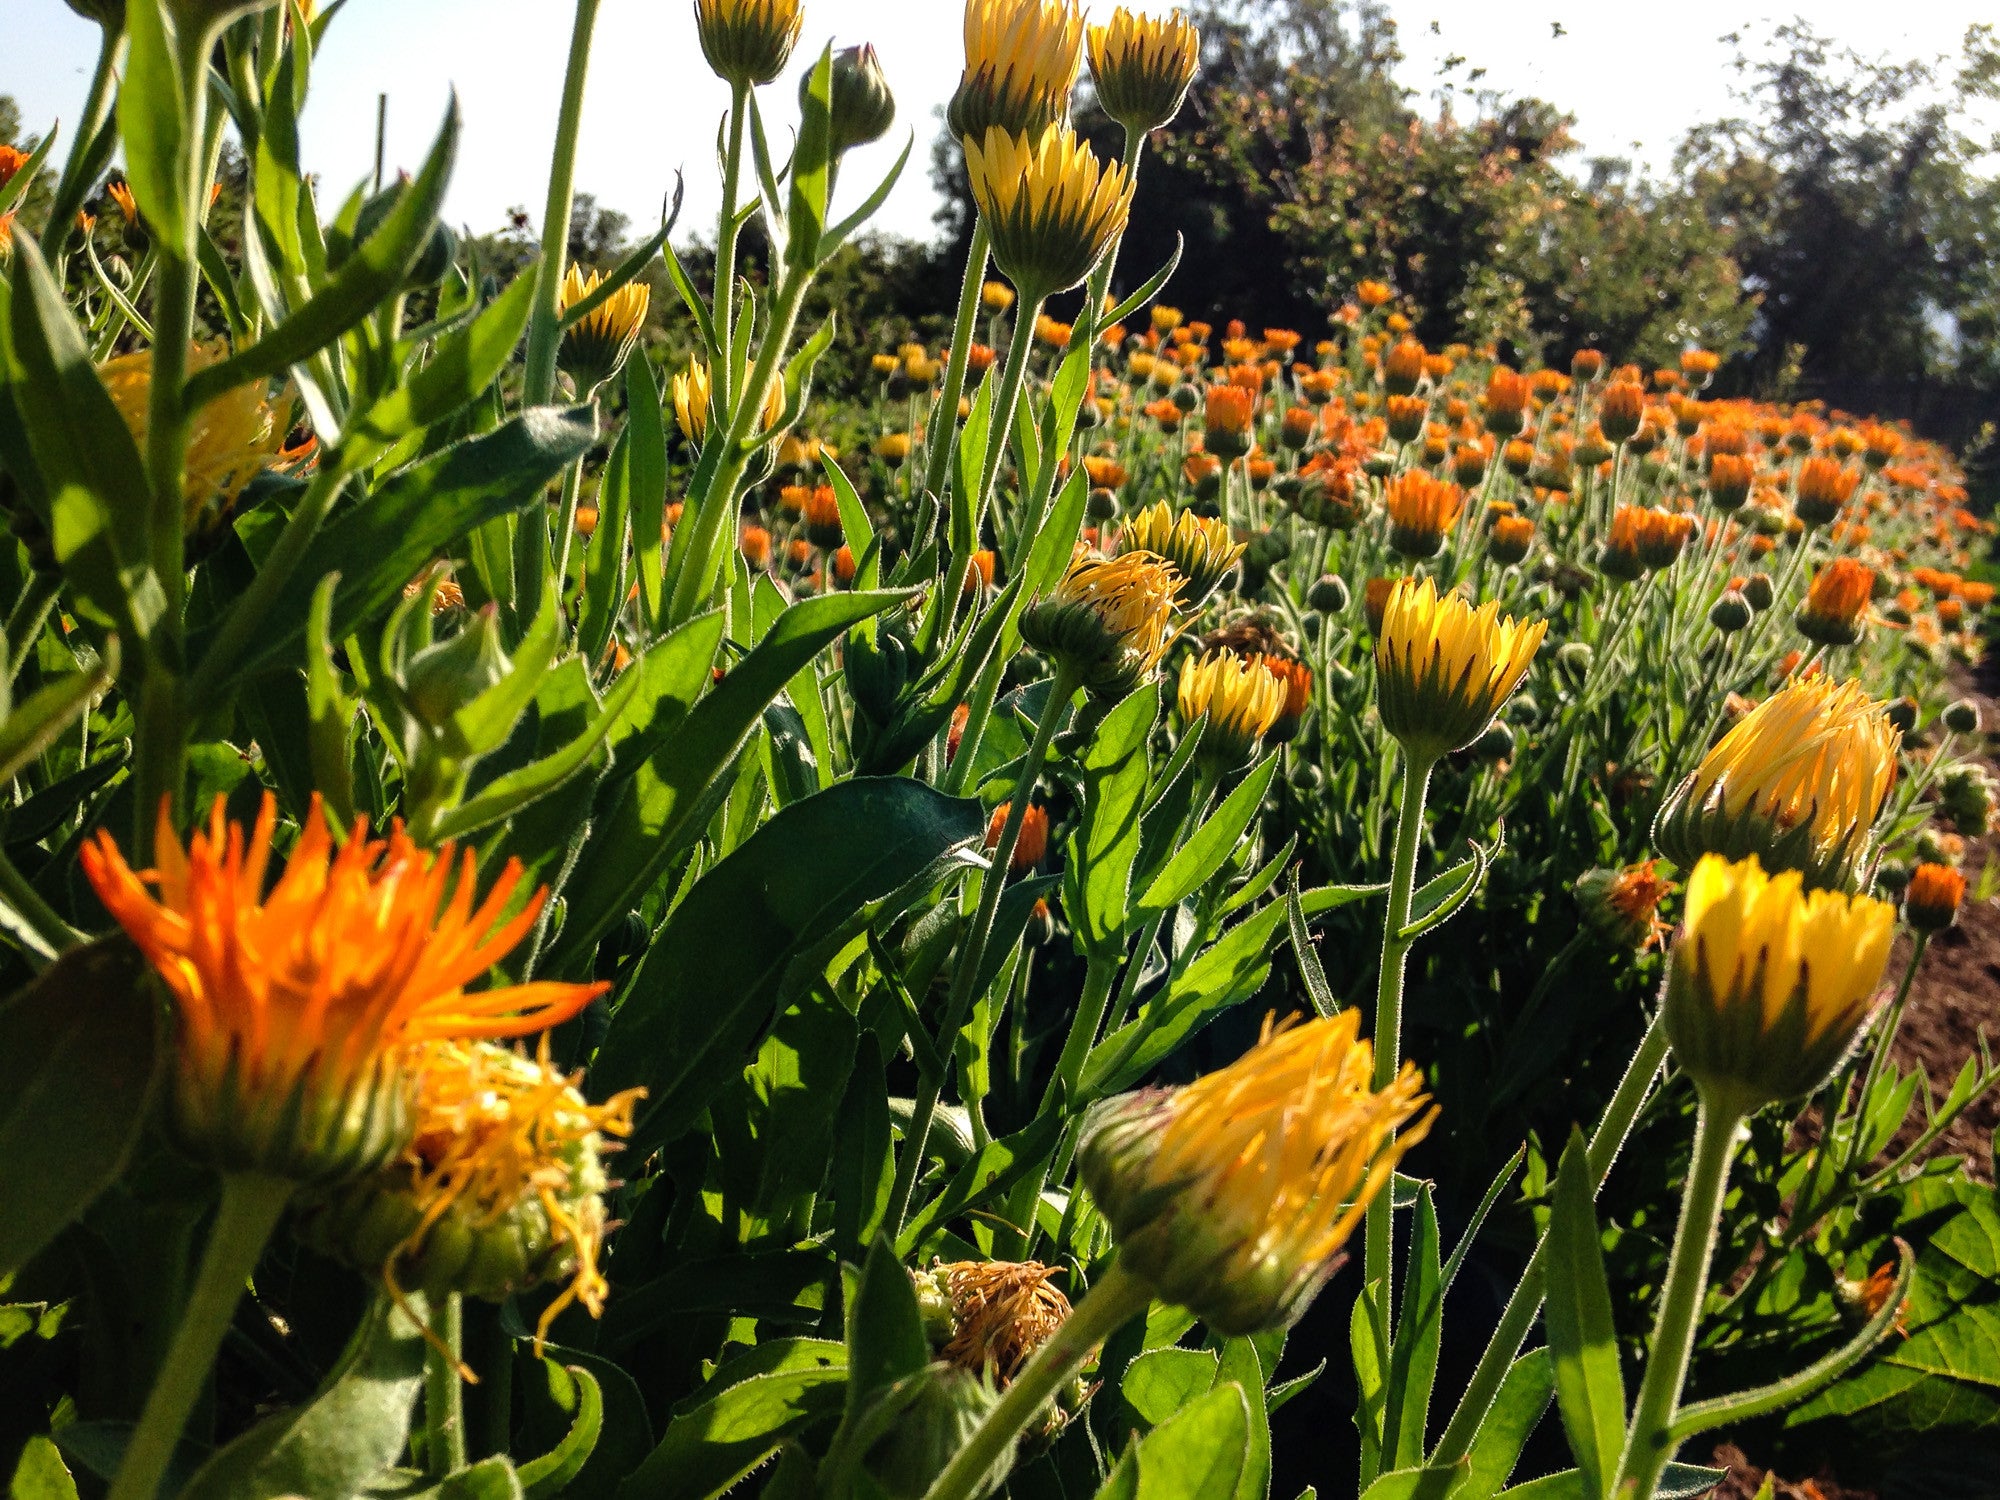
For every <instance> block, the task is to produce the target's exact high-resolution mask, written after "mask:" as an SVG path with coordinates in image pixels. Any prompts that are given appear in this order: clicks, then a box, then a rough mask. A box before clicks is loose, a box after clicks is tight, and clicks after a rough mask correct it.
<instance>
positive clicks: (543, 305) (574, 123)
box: [521, 0, 599, 526]
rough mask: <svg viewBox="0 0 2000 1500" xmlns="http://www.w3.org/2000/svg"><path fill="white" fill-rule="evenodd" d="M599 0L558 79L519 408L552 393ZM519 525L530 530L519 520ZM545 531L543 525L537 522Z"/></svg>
mask: <svg viewBox="0 0 2000 1500" xmlns="http://www.w3.org/2000/svg"><path fill="white" fill-rule="evenodd" d="M598 3H599V0H576V21H575V24H574V26H573V27H572V28H571V31H570V38H569V66H568V68H567V69H566V71H565V72H564V73H563V92H562V110H561V112H560V113H559V114H558V115H557V116H556V143H555V150H554V151H553V152H552V153H551V155H550V158H549V196H548V201H547V203H546V204H545V205H544V206H543V209H542V264H541V269H540V270H539V271H538V272H537V273H536V279H535V308H534V311H533V312H532V313H531V314H530V315H529V317H528V354H527V378H526V381H525V384H524V386H523V397H522V400H523V404H525V405H528V406H542V405H546V404H547V402H548V401H549V399H550V397H552V396H553V395H554V394H555V388H556V345H557V343H558V342H559V340H560V337H561V333H562V317H561V314H560V312H559V310H558V308H557V302H558V300H559V299H560V297H561V294H562V279H563V272H564V271H566V270H567V269H568V261H569V216H570V200H571V198H572V196H573V195H574V191H575V185H576V143H577V136H578V133H579V130H580V127H581V125H582V121H583V85H584V79H585V77H586V75H587V74H588V73H589V72H590V37H591V33H592V32H593V31H594V30H595V29H596V27H597V7H598ZM521 524H523V525H527V524H531V523H530V522H528V521H526V520H523V522H522V523H521ZM542 524H543V525H544V526H546V525H547V524H548V522H547V521H546V520H543V522H542Z"/></svg>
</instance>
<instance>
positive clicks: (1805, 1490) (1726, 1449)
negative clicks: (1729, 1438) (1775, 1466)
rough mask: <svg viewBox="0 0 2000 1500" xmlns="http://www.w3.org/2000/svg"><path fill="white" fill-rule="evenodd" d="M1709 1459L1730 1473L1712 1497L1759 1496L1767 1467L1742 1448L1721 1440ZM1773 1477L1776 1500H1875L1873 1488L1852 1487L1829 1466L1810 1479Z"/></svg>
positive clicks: (1740, 1498) (1744, 1498)
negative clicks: (1830, 1469)
mask: <svg viewBox="0 0 2000 1500" xmlns="http://www.w3.org/2000/svg"><path fill="white" fill-rule="evenodd" d="M1708 1461H1709V1463H1710V1465H1712V1466H1713V1467H1715V1468H1718V1469H1727V1470H1729V1477H1728V1478H1727V1479H1725V1480H1723V1481H1722V1483H1721V1484H1719V1485H1717V1486H1716V1487H1715V1488H1714V1489H1713V1490H1711V1491H1710V1492H1709V1495H1710V1500H1756V1495H1757V1491H1758V1487H1759V1486H1761V1485H1762V1484H1763V1483H1764V1478H1765V1474H1766V1472H1767V1471H1765V1470H1763V1469H1760V1468H1758V1467H1757V1465H1755V1464H1753V1463H1752V1462H1750V1460H1749V1459H1748V1458H1747V1457H1745V1456H1744V1452H1743V1450H1742V1449H1741V1448H1739V1447H1737V1446H1736V1445H1735V1444H1734V1443H1717V1444H1716V1445H1715V1452H1714V1453H1713V1454H1712V1455H1711V1456H1710V1457H1709V1460H1708ZM1770 1477H1771V1494H1772V1496H1773V1500H1875V1492H1874V1491H1873V1490H1857V1489H1851V1488H1849V1487H1848V1486H1847V1485H1844V1484H1842V1483H1840V1481H1839V1480H1837V1479H1835V1478H1834V1477H1833V1476H1832V1475H1831V1474H1830V1473H1828V1472H1827V1471H1826V1470H1825V1469H1821V1470H1820V1472H1819V1473H1818V1474H1815V1475H1814V1476H1813V1477H1812V1478H1810V1479H1785V1478H1783V1477H1782V1476H1780V1475H1776V1474H1773V1475H1771V1476H1770Z"/></svg>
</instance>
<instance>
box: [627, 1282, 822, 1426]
mask: <svg viewBox="0 0 2000 1500" xmlns="http://www.w3.org/2000/svg"><path fill="white" fill-rule="evenodd" d="M838 1269H839V1268H838V1266H836V1265H835V1263H834V1260H833V1258H832V1256H830V1255H828V1254H827V1253H826V1252H825V1251H823V1250H817V1249H815V1250H757V1251H752V1252H750V1253H748V1254H743V1255H719V1256H715V1257H712V1258H709V1259H704V1260H684V1261H682V1262H680V1263H679V1264H678V1265H676V1266H675V1267H674V1269H673V1270H671V1271H669V1272H667V1273H666V1274H665V1275H663V1276H660V1277H657V1278H656V1279H654V1280H652V1281H648V1282H646V1283H645V1284H644V1285H641V1286H636V1287H625V1286H621V1287H620V1288H619V1289H618V1296H617V1297H616V1298H615V1299H613V1301H612V1302H611V1304H610V1305H609V1306H608V1307H607V1308H606V1309H605V1315H604V1323H603V1334H602V1341H603V1347H604V1348H605V1349H606V1350H607V1351H608V1352H610V1353H613V1354H622V1353H623V1352H624V1351H625V1350H627V1349H629V1348H631V1347H632V1346H633V1345H634V1344H637V1343H641V1342H643V1341H644V1340H646V1339H649V1338H652V1337H654V1336H655V1335H657V1334H658V1333H659V1332H660V1331H661V1330H662V1329H664V1328H666V1327H667V1326H668V1325H669V1324H671V1323H672V1322H674V1321H675V1320H676V1319H680V1318H685V1317H686V1316H688V1315H689V1314H691V1313H723V1312H726V1313H731V1314H734V1315H736V1316H738V1317H749V1318H756V1319H758V1320H759V1321H762V1322H766V1323H777V1322H784V1321H797V1320H799V1319H800V1318H810V1319H811V1320H812V1321H814V1322H817V1321H818V1318H819V1312H820V1309H821V1308H822V1307H824V1306H830V1305H831V1304H832V1297H831V1293H830V1291H829V1285H830V1283H831V1282H833V1281H834V1280H835V1278H836V1273H837V1272H838ZM809 1304H810V1309H809V1310H808V1305H809ZM648 1446H649V1447H650V1446H651V1445H650V1444H649V1445H648Z"/></svg>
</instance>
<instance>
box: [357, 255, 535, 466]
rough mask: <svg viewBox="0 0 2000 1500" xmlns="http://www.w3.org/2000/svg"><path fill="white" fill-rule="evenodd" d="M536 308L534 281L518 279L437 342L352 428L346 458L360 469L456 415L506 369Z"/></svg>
mask: <svg viewBox="0 0 2000 1500" xmlns="http://www.w3.org/2000/svg"><path fill="white" fill-rule="evenodd" d="M534 305H535V278H534V276H533V275H531V274H525V273H524V274H522V275H519V276H516V277H515V278H514V280H513V282H512V284H510V285H509V286H508V288H507V290H506V291H504V292H502V293H501V294H500V295H499V296H498V297H496V298H494V300H493V302H492V304H491V305H490V306H489V307H487V308H486V310H485V311H483V312H482V313H480V315H479V316H478V317H476V318H474V319H473V320H472V321H471V322H470V323H468V324H466V325H465V326H464V327H463V328H460V329H458V330H457V331H456V332H454V333H452V334H450V335H449V336H448V337H446V338H442V339H440V340H438V342H437V344H436V346H435V347H434V348H433V349H432V350H431V352H430V357H429V359H427V360H426V361H425V362H424V364H423V366H422V368H420V369H418V370H417V371H416V372H415V373H413V374H412V375H411V376H410V377H409V379H407V380H405V381H404V382H403V383H402V384H401V385H398V386H396V387H395V388H394V389H392V390H390V391H389V392H387V393H386V394H385V395H383V396H381V397H380V398H379V399H377V401H376V402H375V404H374V405H373V406H371V407H369V408H368V410H367V411H365V412H363V413H361V415H360V416H358V417H356V418H355V419H354V420H353V421H352V422H350V423H349V424H348V427H347V430H346V432H344V433H343V434H341V439H340V447H341V453H342V456H343V457H344V458H345V459H346V460H347V461H348V462H349V463H352V464H354V465H355V466H357V467H359V466H360V465H362V464H365V463H368V462H372V461H373V457H374V455H375V454H376V453H378V452H380V451H381V450H382V449H385V448H387V447H388V446H389V445H390V444H392V443H396V442H399V441H401V440H402V439H403V438H406V437H408V436H409V435H410V434H412V433H415V432H422V431H423V430H424V429H425V428H427V427H429V426H431V425H432V424H433V423H437V422H442V421H444V420H445V419H447V418H448V417H452V416H456V415H457V414H458V413H459V412H460V411H461V410H463V409H464V408H465V407H467V406H469V405H471V404H472V402H473V401H475V400H476V399H478V397H479V395H480V394H481V393H482V392H484V391H485V390H486V388H487V387H488V386H490V385H491V384H492V383H493V382H494V381H495V380H498V379H499V378H500V372H501V371H502V370H504V369H506V368H507V361H508V360H509V359H510V358H511V357H512V355H513V353H514V346H515V345H516V344H518V343H519V342H520V341H521V333H522V330H524V329H525V328H526V327H527V326H528V314H529V313H530V312H531V311H533V309H534Z"/></svg>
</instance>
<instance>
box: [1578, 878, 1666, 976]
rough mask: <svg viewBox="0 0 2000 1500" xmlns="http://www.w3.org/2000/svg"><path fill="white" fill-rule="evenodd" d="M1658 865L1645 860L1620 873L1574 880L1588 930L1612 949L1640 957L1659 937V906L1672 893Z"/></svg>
mask: <svg viewBox="0 0 2000 1500" xmlns="http://www.w3.org/2000/svg"><path fill="white" fill-rule="evenodd" d="M1657 869H1658V864H1657V862H1656V861H1654V860H1650V859H1649V860H1646V861H1645V862H1644V863H1642V864H1636V865H1627V866H1626V867H1625V868H1624V869H1622V870H1586V871H1584V872H1583V874H1581V875H1579V876H1578V877H1577V881H1576V900H1577V905H1579V906H1580V907H1582V908H1583V917H1584V920H1585V921H1586V922H1588V923H1589V924H1590V927H1591V930H1592V931H1594V932H1596V933H1597V934H1598V935H1599V936H1601V937H1603V938H1605V939H1607V940H1608V941H1610V942H1611V943H1612V944H1614V945H1615V946H1617V947H1619V948H1622V949H1625V950H1627V951H1629V952H1635V953H1642V952H1644V951H1645V950H1646V949H1647V948H1650V947H1651V946H1652V945H1653V942H1654V940H1655V939H1656V938H1657V937H1658V936H1659V935H1660V932H1661V930H1662V929H1661V924H1660V920H1659V916H1658V913H1659V909H1660V902H1661V901H1663V900H1665V899H1666V897H1667V895H1668V894H1669V893H1670V892H1671V891H1672V890H1673V885H1672V883H1671V882H1669V881H1666V880H1662V879H1661V878H1660V877H1659V875H1658V874H1657V873H1655V872H1656V871H1657Z"/></svg>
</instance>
